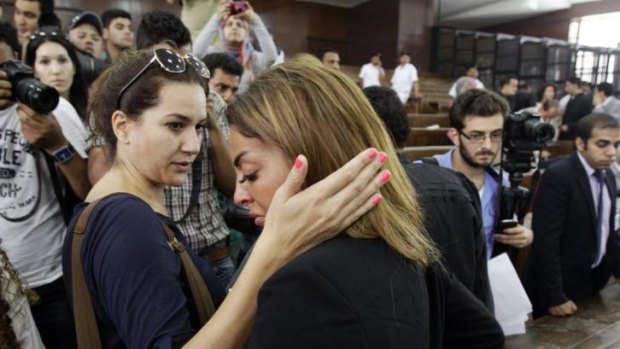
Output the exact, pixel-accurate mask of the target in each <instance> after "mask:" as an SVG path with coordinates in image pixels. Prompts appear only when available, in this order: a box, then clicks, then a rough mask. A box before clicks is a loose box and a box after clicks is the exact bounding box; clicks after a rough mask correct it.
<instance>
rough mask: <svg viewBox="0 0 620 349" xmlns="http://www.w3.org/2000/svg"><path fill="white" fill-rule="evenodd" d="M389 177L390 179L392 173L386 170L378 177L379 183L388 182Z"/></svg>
mask: <svg viewBox="0 0 620 349" xmlns="http://www.w3.org/2000/svg"><path fill="white" fill-rule="evenodd" d="M390 177H392V173H391V172H390V171H388V170H385V171H383V172H381V174H380V175H379V178H380V179H381V182H383V183H385V182H387V181H389V180H390Z"/></svg>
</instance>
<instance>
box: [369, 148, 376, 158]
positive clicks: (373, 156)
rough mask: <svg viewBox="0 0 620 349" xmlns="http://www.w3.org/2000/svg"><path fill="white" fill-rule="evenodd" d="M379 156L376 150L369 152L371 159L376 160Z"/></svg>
mask: <svg viewBox="0 0 620 349" xmlns="http://www.w3.org/2000/svg"><path fill="white" fill-rule="evenodd" d="M376 156H377V150H376V149H374V148H373V149H370V150H369V151H368V157H369V158H371V159H374V158H375V157H376Z"/></svg>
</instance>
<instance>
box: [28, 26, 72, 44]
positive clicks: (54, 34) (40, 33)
mask: <svg viewBox="0 0 620 349" xmlns="http://www.w3.org/2000/svg"><path fill="white" fill-rule="evenodd" d="M45 38H62V36H61V34H60V32H59V31H57V30H51V29H49V28H48V29H47V30H41V29H37V30H35V31H34V33H32V34H30V36H29V37H28V39H30V41H34V40H37V39H45ZM63 39H64V38H63Z"/></svg>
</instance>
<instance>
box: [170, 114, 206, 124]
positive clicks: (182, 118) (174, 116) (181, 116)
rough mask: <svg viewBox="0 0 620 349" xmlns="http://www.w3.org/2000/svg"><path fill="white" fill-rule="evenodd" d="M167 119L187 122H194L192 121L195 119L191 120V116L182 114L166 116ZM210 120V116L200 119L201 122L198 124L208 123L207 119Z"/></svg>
mask: <svg viewBox="0 0 620 349" xmlns="http://www.w3.org/2000/svg"><path fill="white" fill-rule="evenodd" d="M166 117H169V118H177V119H181V120H183V121H185V122H192V120H193V119H192V118H190V117H189V116H186V115H182V114H168V115H166ZM208 118H209V117H208V116H206V117H204V118H202V119H200V121H198V124H201V123H205V122H206V121H207V119H208Z"/></svg>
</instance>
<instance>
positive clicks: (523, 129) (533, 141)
mask: <svg viewBox="0 0 620 349" xmlns="http://www.w3.org/2000/svg"><path fill="white" fill-rule="evenodd" d="M554 136H555V129H554V128H553V126H551V125H550V124H547V123H544V122H542V121H540V116H538V115H536V114H532V113H528V112H522V113H517V114H511V115H510V117H509V118H508V121H507V122H506V125H505V126H504V147H508V148H510V149H515V150H540V149H541V148H542V147H543V146H544V145H545V144H546V143H547V142H549V141H550V140H552V139H553V137H554Z"/></svg>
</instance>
